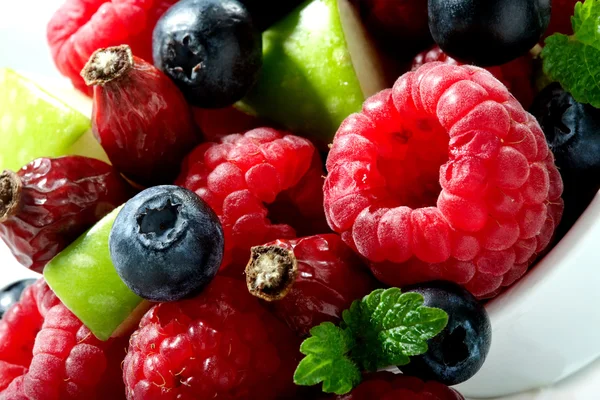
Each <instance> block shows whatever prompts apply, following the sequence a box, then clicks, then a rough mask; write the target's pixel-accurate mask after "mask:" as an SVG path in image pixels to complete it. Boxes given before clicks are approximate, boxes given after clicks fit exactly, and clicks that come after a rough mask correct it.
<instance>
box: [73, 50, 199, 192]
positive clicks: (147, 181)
mask: <svg viewBox="0 0 600 400" xmlns="http://www.w3.org/2000/svg"><path fill="white" fill-rule="evenodd" d="M81 75H82V76H83V78H84V80H85V82H86V84H87V85H90V86H93V87H94V103H93V111H92V129H93V132H94V135H95V136H96V139H97V140H98V141H99V142H100V144H101V145H102V147H103V148H104V150H105V151H106V154H107V155H108V157H109V159H110V161H111V162H112V164H113V165H114V166H115V167H116V168H117V169H118V170H119V171H120V172H121V173H123V174H124V175H125V176H126V177H128V178H129V179H131V180H133V181H134V182H136V183H138V184H141V185H145V186H151V185H156V184H163V183H171V182H172V181H173V180H174V179H175V177H176V176H177V174H178V172H179V165H180V162H181V159H182V158H183V157H184V156H185V155H186V154H187V152H188V151H190V150H191V149H193V148H194V146H195V145H196V144H197V143H198V142H199V137H200V136H199V134H198V132H197V131H196V126H195V124H194V120H193V117H192V113H191V110H190V107H189V106H188V104H187V103H186V101H185V99H184V97H183V94H181V92H180V91H179V89H177V87H176V86H175V84H174V83H173V82H171V80H170V79H169V78H168V77H167V76H166V75H164V74H163V73H162V72H160V71H159V70H158V69H156V68H154V66H152V65H151V64H149V63H147V62H146V61H144V60H142V59H141V58H138V57H135V56H133V55H132V53H131V49H130V48H129V46H127V45H122V46H116V47H109V48H106V49H99V50H97V51H96V52H94V53H93V54H92V56H91V57H90V59H89V61H88V63H87V64H86V66H85V67H84V68H83V70H82V71H81Z"/></svg>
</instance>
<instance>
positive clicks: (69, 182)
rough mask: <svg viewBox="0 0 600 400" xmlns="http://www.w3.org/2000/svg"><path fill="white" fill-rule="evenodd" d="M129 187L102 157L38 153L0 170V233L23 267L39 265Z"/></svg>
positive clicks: (117, 201) (121, 200) (122, 196)
mask: <svg viewBox="0 0 600 400" xmlns="http://www.w3.org/2000/svg"><path fill="white" fill-rule="evenodd" d="M131 194H132V190H131V188H130V187H129V185H128V184H127V183H126V182H125V181H124V180H123V179H122V178H121V175H119V173H118V172H117V171H116V170H115V169H114V168H113V167H111V166H110V165H108V164H106V163H105V162H103V161H99V160H95V159H93V158H87V157H81V156H66V157H60V158H38V159H36V160H34V161H32V162H30V163H29V164H27V165H26V166H24V167H23V168H21V169H20V170H19V171H17V173H16V174H15V173H12V172H10V171H4V172H3V173H2V174H0V237H1V238H2V239H3V240H4V241H5V242H6V244H7V245H8V247H9V248H10V250H11V251H12V253H13V255H14V256H15V257H16V259H17V260H18V261H19V262H20V263H21V264H22V265H24V266H25V267H27V268H30V269H32V270H34V271H37V272H41V271H42V269H43V268H44V266H45V265H46V264H47V263H48V262H49V261H50V260H51V259H52V258H53V257H54V256H55V255H56V254H58V253H59V252H60V251H61V250H63V249H64V248H65V247H67V246H68V245H69V244H70V243H71V242H72V241H73V240H75V239H77V237H79V235H81V234H82V233H83V232H85V231H86V230H87V229H89V228H91V227H92V225H94V224H95V223H96V222H97V221H99V220H100V219H101V218H102V217H103V216H105V215H106V214H108V213H109V212H110V211H112V210H113V209H114V208H115V207H117V206H119V205H121V204H123V203H124V202H125V201H127V199H128V198H129V196H130V195H131Z"/></svg>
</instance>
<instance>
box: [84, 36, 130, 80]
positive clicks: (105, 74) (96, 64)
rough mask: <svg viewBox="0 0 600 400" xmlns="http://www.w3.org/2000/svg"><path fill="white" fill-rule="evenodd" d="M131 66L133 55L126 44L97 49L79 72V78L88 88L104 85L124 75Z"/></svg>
mask: <svg viewBox="0 0 600 400" xmlns="http://www.w3.org/2000/svg"><path fill="white" fill-rule="evenodd" d="M133 64H134V62H133V53H132V52H131V48H130V47H129V46H127V45H126V44H123V45H120V46H114V47H107V48H105V49H104V48H103V49H98V50H96V51H95V52H94V53H92V55H91V56H90V58H89V60H88V62H87V63H86V64H85V66H84V67H83V69H82V70H81V76H82V78H83V80H84V81H85V84H86V85H88V86H96V85H105V84H107V83H109V82H112V81H114V80H115V79H118V78H120V77H122V76H124V75H126V74H127V73H128V72H129V70H131V68H133Z"/></svg>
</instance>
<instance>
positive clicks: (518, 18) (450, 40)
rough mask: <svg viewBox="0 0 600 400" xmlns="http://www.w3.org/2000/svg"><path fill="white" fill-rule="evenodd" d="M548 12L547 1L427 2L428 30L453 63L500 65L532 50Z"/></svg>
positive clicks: (548, 4) (548, 14) (548, 20)
mask: <svg viewBox="0 0 600 400" xmlns="http://www.w3.org/2000/svg"><path fill="white" fill-rule="evenodd" d="M550 10H551V1H550V0H429V30H430V31H431V35H432V36H433V40H435V41H436V42H437V44H438V45H439V46H440V48H441V49H442V50H443V51H444V52H445V53H446V54H448V55H450V56H451V57H453V58H455V59H457V60H460V61H463V62H465V63H473V64H477V65H481V66H489V65H500V64H504V63H506V62H509V61H510V60H513V59H515V58H517V57H519V56H521V55H523V54H525V53H527V51H529V49H531V48H532V47H533V46H535V44H536V43H537V42H538V41H539V40H540V37H541V36H542V34H543V33H544V32H545V31H546V28H547V27H548V23H549V22H550Z"/></svg>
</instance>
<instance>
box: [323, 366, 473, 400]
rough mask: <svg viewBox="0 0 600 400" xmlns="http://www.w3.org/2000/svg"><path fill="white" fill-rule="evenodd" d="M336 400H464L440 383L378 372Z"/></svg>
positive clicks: (336, 397)
mask: <svg viewBox="0 0 600 400" xmlns="http://www.w3.org/2000/svg"><path fill="white" fill-rule="evenodd" d="M334 399H336V400H399V399H407V400H408V399H410V400H464V397H463V396H462V395H461V394H460V393H458V392H457V391H455V390H454V389H452V388H449V387H447V386H445V385H443V384H441V383H438V382H434V381H429V382H423V381H421V380H420V379H418V378H414V377H412V376H405V375H395V374H393V373H390V372H378V373H376V374H373V375H371V376H370V377H368V378H367V379H365V380H364V381H363V382H362V383H361V384H360V385H358V386H357V387H356V388H354V390H352V392H350V393H348V394H346V395H343V396H335V397H334Z"/></svg>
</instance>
